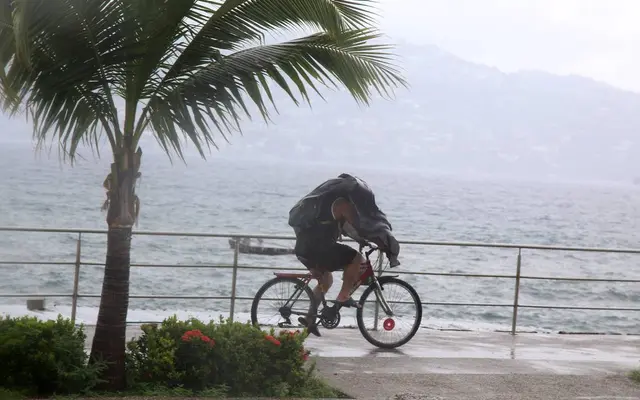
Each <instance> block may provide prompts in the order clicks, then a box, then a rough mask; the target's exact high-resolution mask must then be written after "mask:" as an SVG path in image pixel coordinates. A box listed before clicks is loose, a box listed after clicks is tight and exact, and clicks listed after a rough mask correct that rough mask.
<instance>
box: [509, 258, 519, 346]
mask: <svg viewBox="0 0 640 400" xmlns="http://www.w3.org/2000/svg"><path fill="white" fill-rule="evenodd" d="M521 265H522V248H518V258H517V262H516V285H515V286H516V287H515V293H514V295H513V318H512V319H511V334H512V335H515V334H516V324H517V321H518V299H519V297H520V267H521Z"/></svg>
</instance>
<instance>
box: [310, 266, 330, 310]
mask: <svg viewBox="0 0 640 400" xmlns="http://www.w3.org/2000/svg"><path fill="white" fill-rule="evenodd" d="M312 274H313V276H314V277H315V278H316V279H317V280H318V284H317V285H316V287H314V288H313V295H314V297H315V298H316V305H320V302H321V301H322V299H323V297H324V295H325V294H326V293H327V292H328V291H329V289H331V285H333V274H332V273H331V271H326V270H325V271H320V270H314V271H313V272H312Z"/></svg>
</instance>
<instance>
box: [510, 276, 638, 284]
mask: <svg viewBox="0 0 640 400" xmlns="http://www.w3.org/2000/svg"><path fill="white" fill-rule="evenodd" d="M520 279H537V280H550V281H578V282H579V281H583V282H628V283H640V279H620V278H618V279H616V278H576V277H553V276H530V275H527V276H525V275H522V276H521V277H520Z"/></svg>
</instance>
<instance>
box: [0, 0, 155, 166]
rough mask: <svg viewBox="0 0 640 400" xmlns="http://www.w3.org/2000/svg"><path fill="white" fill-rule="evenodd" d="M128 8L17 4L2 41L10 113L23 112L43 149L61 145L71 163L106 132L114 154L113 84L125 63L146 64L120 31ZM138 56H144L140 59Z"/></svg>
mask: <svg viewBox="0 0 640 400" xmlns="http://www.w3.org/2000/svg"><path fill="white" fill-rule="evenodd" d="M123 4H125V3H123V2H122V1H118V0H108V1H107V0H104V1H86V0H13V1H12V2H11V3H10V7H11V12H10V15H11V19H10V22H11V28H12V29H11V32H10V33H12V35H8V36H6V37H5V36H3V37H2V39H0V40H1V41H0V48H2V49H7V52H6V53H3V57H2V59H1V61H2V66H1V67H2V70H3V71H4V72H5V75H4V79H3V90H2V92H3V93H13V94H15V95H14V96H12V97H7V99H6V100H7V101H6V102H5V104H4V108H5V109H6V110H8V111H9V112H11V113H15V112H17V111H18V107H19V106H21V105H24V106H25V107H26V108H27V109H28V110H30V112H29V116H30V117H32V118H33V124H34V137H35V139H36V140H37V141H38V142H41V141H43V140H46V139H47V138H54V139H56V138H57V139H58V140H59V141H60V142H61V143H62V144H65V145H67V144H68V149H69V151H68V152H67V154H68V156H69V158H70V159H71V160H72V161H73V158H74V156H75V151H76V149H77V148H78V146H79V145H80V144H87V143H88V144H91V145H93V144H96V145H97V143H98V141H99V137H100V132H102V131H104V132H106V134H107V137H108V139H109V142H110V144H111V146H112V148H115V146H116V143H117V142H118V141H120V140H121V137H122V132H121V130H120V126H119V122H118V115H117V107H116V106H115V102H114V99H113V97H112V90H111V85H112V84H113V83H114V82H117V81H119V80H123V78H122V76H123V75H124V71H125V62H126V61H129V60H132V59H135V58H136V57H137V58H140V57H142V55H143V53H142V52H140V51H139V46H136V42H135V41H132V40H131V38H130V37H128V36H126V35H125V33H126V32H124V31H123V29H122V26H123V23H122V15H123V14H124V7H123ZM136 49H138V51H137V53H136V51H135V50H136Z"/></svg>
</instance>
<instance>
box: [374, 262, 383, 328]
mask: <svg viewBox="0 0 640 400" xmlns="http://www.w3.org/2000/svg"><path fill="white" fill-rule="evenodd" d="M379 254H380V257H378V278H379V277H380V276H381V275H382V263H384V255H383V254H382V252H380V253H379ZM379 312H380V303H379V302H378V298H377V297H376V311H375V314H374V315H373V330H374V331H377V330H378V314H379Z"/></svg>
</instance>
